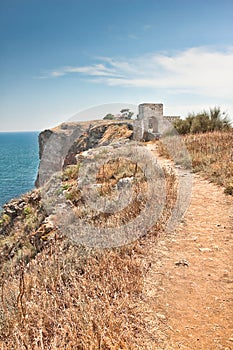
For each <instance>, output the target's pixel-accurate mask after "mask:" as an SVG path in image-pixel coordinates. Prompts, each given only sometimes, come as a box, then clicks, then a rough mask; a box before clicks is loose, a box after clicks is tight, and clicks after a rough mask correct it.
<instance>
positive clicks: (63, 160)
mask: <svg viewBox="0 0 233 350" xmlns="http://www.w3.org/2000/svg"><path fill="white" fill-rule="evenodd" d="M132 136H133V126H132V123H131V122H128V121H127V122H112V121H91V122H82V123H63V124H61V125H60V126H58V127H56V128H53V129H50V130H45V131H43V132H41V133H40V135H39V156H40V167H39V172H38V176H37V180H36V186H37V189H35V190H33V191H32V192H30V193H28V194H25V195H24V196H22V197H21V198H19V199H13V200H12V201H10V202H9V203H6V204H5V205H4V206H3V210H2V213H1V216H0V248H1V255H0V264H1V265H2V266H4V263H6V262H9V261H11V262H12V264H13V265H15V264H17V261H18V259H19V256H23V257H24V259H25V260H26V261H29V260H30V259H31V258H32V257H34V256H35V255H36V254H37V253H38V252H39V251H41V249H43V248H44V247H45V246H46V245H47V244H48V243H49V242H50V240H51V239H53V238H54V237H55V235H56V234H57V232H58V231H57V227H56V225H55V223H54V222H53V220H52V215H51V211H50V210H48V208H46V205H45V202H44V197H43V191H42V193H41V188H40V187H39V185H40V186H43V185H44V184H45V182H46V180H48V179H49V178H50V177H51V176H52V175H53V174H54V173H56V172H57V171H62V173H63V175H62V179H61V184H60V185H59V186H60V187H59V189H58V198H60V197H62V198H63V200H65V201H66V200H67V201H68V202H69V203H70V204H71V205H72V206H73V207H74V206H75V207H77V206H79V205H80V206H81V207H82V209H83V210H84V208H85V203H84V202H85V201H84V199H83V198H82V196H80V194H79V190H78V188H77V178H78V167H79V165H78V163H79V160H78V157H79V156H81V155H82V154H84V151H88V150H90V152H93V150H96V152H97V153H98V152H99V151H101V147H102V146H106V145H108V146H109V147H110V148H111V147H113V146H112V145H114V147H116V146H117V145H118V146H120V145H121V144H122V143H124V142H127V140H129V139H131V138H132ZM110 151H111V149H110ZM97 153H96V154H97ZM87 157H88V155H87ZM72 167H73V168H72ZM75 167H76V168H75ZM113 168H114V166H113ZM111 171H112V170H111ZM122 176H123V175H122ZM127 176H132V169H128V171H126V172H125V174H124V176H123V177H127ZM105 180H106V179H104V181H105ZM118 180H120V177H119V179H118ZM115 183H116V181H115ZM60 199H61V198H60ZM81 211H82V210H81ZM92 214H93V213H92ZM93 215H94V214H93Z"/></svg>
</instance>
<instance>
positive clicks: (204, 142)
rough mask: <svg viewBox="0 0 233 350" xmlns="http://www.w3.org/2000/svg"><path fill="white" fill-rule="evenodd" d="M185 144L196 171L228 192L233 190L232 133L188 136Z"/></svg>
mask: <svg viewBox="0 0 233 350" xmlns="http://www.w3.org/2000/svg"><path fill="white" fill-rule="evenodd" d="M185 143H186V146H187V148H188V151H189V153H190V155H191V157H192V164H193V169H194V171H199V172H201V173H202V174H203V175H204V176H205V177H206V178H208V179H209V180H211V181H213V182H215V183H217V184H218V185H221V186H224V187H225V189H226V190H227V189H230V187H232V188H233V132H232V131H231V132H212V133H205V134H199V135H187V136H186V137H185ZM232 194H233V193H232Z"/></svg>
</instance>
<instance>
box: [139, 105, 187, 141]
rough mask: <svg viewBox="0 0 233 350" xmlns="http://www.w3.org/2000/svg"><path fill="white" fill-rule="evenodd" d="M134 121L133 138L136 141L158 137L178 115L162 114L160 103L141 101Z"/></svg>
mask: <svg viewBox="0 0 233 350" xmlns="http://www.w3.org/2000/svg"><path fill="white" fill-rule="evenodd" d="M138 109H139V114H138V116H137V119H136V120H135V122H134V138H135V139H136V140H138V141H141V140H144V141H151V140H154V139H158V138H159V137H160V135H161V134H162V133H163V131H164V130H166V129H167V128H168V127H169V126H170V125H171V123H172V122H174V121H175V120H177V119H179V118H180V117H179V116H164V115H163V104H162V103H142V104H140V105H139V107H138Z"/></svg>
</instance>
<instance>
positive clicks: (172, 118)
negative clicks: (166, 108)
mask: <svg viewBox="0 0 233 350" xmlns="http://www.w3.org/2000/svg"><path fill="white" fill-rule="evenodd" d="M164 119H166V120H168V121H169V122H171V123H173V122H175V121H176V120H177V119H180V116H178V115H168V116H167V115H166V116H164Z"/></svg>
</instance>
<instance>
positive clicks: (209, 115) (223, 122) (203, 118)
mask: <svg viewBox="0 0 233 350" xmlns="http://www.w3.org/2000/svg"><path fill="white" fill-rule="evenodd" d="M174 127H175V129H176V130H177V131H178V133H179V134H182V135H186V134H190V133H191V134H197V133H205V132H209V131H225V130H230V129H231V122H230V120H229V117H228V115H227V114H226V112H221V109H220V107H214V108H210V110H209V112H206V111H203V112H201V113H197V114H194V113H192V114H189V116H188V117H187V118H186V119H184V120H182V119H179V120H177V121H175V123H174Z"/></svg>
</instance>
